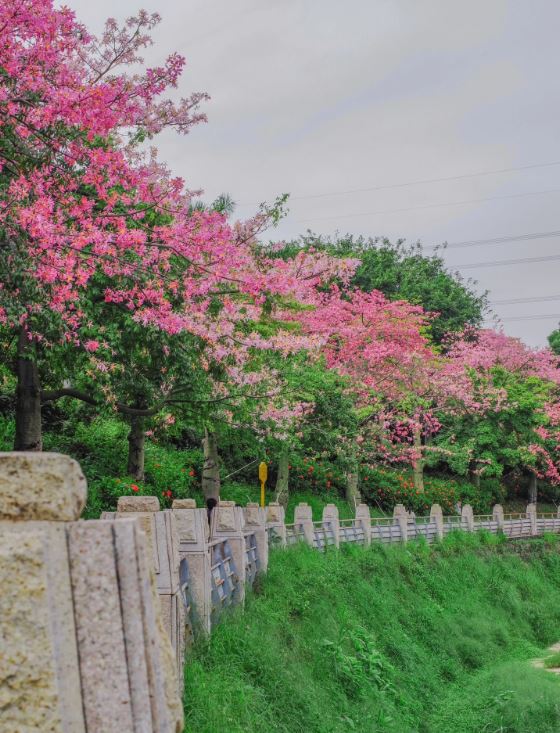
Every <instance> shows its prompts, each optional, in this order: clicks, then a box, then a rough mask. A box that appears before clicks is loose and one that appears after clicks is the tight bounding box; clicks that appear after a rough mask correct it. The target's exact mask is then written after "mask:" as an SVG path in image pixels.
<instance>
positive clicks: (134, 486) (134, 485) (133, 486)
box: [130, 484, 140, 491]
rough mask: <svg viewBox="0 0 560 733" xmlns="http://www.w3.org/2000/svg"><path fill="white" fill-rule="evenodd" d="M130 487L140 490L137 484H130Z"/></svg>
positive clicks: (133, 489)
mask: <svg viewBox="0 0 560 733" xmlns="http://www.w3.org/2000/svg"><path fill="white" fill-rule="evenodd" d="M130 488H131V489H132V491H140V489H139V488H138V486H136V484H130Z"/></svg>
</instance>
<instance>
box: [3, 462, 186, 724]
mask: <svg viewBox="0 0 560 733" xmlns="http://www.w3.org/2000/svg"><path fill="white" fill-rule="evenodd" d="M42 461H44V465H42ZM26 476H27V479H26ZM85 490H86V488H85V480H84V479H83V476H82V474H81V471H80V469H79V466H78V464H77V463H76V462H75V461H72V460H71V459H68V458H66V457H65V456H58V455H55V454H33V455H32V456H30V455H29V454H17V455H14V456H12V455H8V454H3V455H2V456H0V507H2V515H1V516H0V587H1V588H2V592H1V593H0V639H1V640H2V641H1V644H0V731H2V733H4V732H5V733H179V731H181V730H182V727H183V713H182V704H181V698H180V695H179V690H178V684H177V673H176V668H175V660H174V657H173V653H172V651H171V645H170V643H169V639H168V637H167V634H166V632H165V629H164V628H163V623H162V620H161V612H160V609H159V606H158V600H157V592H156V588H155V582H154V576H153V572H152V571H151V569H150V568H149V567H148V562H147V549H146V539H145V536H144V534H143V533H142V532H141V530H140V528H139V526H138V523H137V522H136V521H135V520H134V519H127V520H125V521H120V522H112V521H99V520H93V521H87V522H83V521H77V522H76V521H69V520H74V519H76V518H77V516H78V514H79V511H80V508H81V507H82V506H83V503H84V501H85ZM14 491H17V492H20V494H21V496H19V497H18V498H17V500H14V498H13V497H12V492H14ZM22 497H25V499H26V503H25V504H24V503H23V502H22ZM129 516H130V515H129Z"/></svg>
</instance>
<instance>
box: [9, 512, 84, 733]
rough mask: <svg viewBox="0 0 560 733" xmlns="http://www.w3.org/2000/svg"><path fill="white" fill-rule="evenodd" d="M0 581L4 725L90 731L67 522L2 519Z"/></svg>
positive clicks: (63, 732)
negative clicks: (80, 666) (86, 719)
mask: <svg viewBox="0 0 560 733" xmlns="http://www.w3.org/2000/svg"><path fill="white" fill-rule="evenodd" d="M0 588H1V589H2V590H1V593H0V730H1V731H2V732H4V731H6V733H8V731H10V733H16V732H17V731H21V732H22V733H31V732H32V731H33V732H35V731H37V733H39V732H41V733H42V732H43V731H48V732H49V733H59V731H60V733H84V731H85V723H84V717H83V711H82V703H81V690H80V678H79V675H78V655H77V647H76V634H75V629H74V618H73V606H72V596H71V589H70V582H69V575H68V558H67V545H66V533H65V525H63V524H56V525H54V524H48V523H46V522H29V523H27V522H26V523H22V522H18V523H13V522H0ZM62 690H64V694H61V691H62Z"/></svg>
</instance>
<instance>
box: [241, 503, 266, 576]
mask: <svg viewBox="0 0 560 733" xmlns="http://www.w3.org/2000/svg"><path fill="white" fill-rule="evenodd" d="M243 514H244V520H245V524H244V531H245V532H246V533H247V532H252V533H253V534H254V535H255V539H256V541H257V553H258V556H259V563H260V571H261V572H262V573H266V571H267V568H268V536H267V533H266V512H265V510H264V509H263V508H262V507H260V506H259V505H258V504H257V503H256V502H254V503H251V504H247V506H246V507H245V509H244V510H243Z"/></svg>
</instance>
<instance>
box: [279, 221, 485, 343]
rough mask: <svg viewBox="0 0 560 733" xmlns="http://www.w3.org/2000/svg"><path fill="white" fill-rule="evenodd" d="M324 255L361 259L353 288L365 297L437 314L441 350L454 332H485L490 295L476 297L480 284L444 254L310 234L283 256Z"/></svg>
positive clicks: (435, 333) (381, 240)
mask: <svg viewBox="0 0 560 733" xmlns="http://www.w3.org/2000/svg"><path fill="white" fill-rule="evenodd" d="M310 248H311V249H318V250H325V251H327V252H329V253H331V254H334V255H336V256H338V257H357V258H358V259H359V260H360V266H359V267H358V269H357V270H356V274H355V275H354V278H353V280H352V285H354V286H355V287H358V288H359V289H360V290H363V291H365V292H371V291H373V290H379V291H380V292H382V293H383V294H384V295H385V296H386V297H387V298H388V299H389V300H397V301H398V300H406V301H408V302H409V303H413V304H415V305H420V306H422V307H423V309H424V310H425V311H427V312H429V313H434V314H436V315H435V318H434V319H433V320H432V321H431V325H430V333H431V336H432V338H433V340H434V342H435V343H436V344H439V343H441V341H443V340H444V339H445V337H446V336H447V334H448V333H449V332H454V331H463V329H464V328H465V326H466V325H470V326H480V325H481V323H482V319H483V316H484V314H485V312H486V311H487V309H488V301H487V296H486V293H483V294H482V295H479V294H477V292H476V289H475V283H474V282H472V281H471V280H467V281H465V280H463V279H462V277H461V275H460V274H459V273H458V272H450V271H449V270H448V269H447V266H446V264H445V261H444V260H443V257H442V256H441V255H440V254H439V253H434V254H432V255H427V254H426V253H425V252H424V251H423V249H422V246H421V245H420V244H412V245H407V244H406V243H405V241H404V240H398V241H397V242H396V243H391V242H390V241H389V240H388V239H386V238H385V237H376V238H374V239H372V238H369V239H366V238H364V237H357V238H354V237H353V236H352V235H351V234H346V235H344V236H337V237H335V238H334V239H330V238H325V237H322V236H320V235H316V234H313V233H312V232H308V233H307V234H306V235H304V236H302V237H300V238H299V239H298V240H296V241H295V242H291V243H289V244H287V245H286V246H285V248H284V249H282V250H280V251H279V254H281V255H282V256H284V257H290V256H293V254H294V253H295V252H297V251H299V250H300V249H310Z"/></svg>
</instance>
